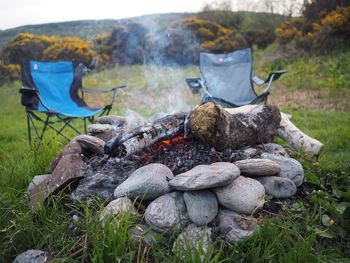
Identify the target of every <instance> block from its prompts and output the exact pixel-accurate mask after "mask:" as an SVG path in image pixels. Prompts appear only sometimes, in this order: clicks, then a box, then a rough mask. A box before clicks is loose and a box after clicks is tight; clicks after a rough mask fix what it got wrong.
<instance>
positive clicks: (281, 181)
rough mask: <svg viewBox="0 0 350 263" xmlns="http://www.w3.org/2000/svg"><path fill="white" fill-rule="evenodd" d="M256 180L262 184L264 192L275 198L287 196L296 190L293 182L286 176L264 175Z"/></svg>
mask: <svg viewBox="0 0 350 263" xmlns="http://www.w3.org/2000/svg"><path fill="white" fill-rule="evenodd" d="M256 180H258V181H259V182H260V183H261V184H262V185H263V186H264V188H265V191H266V193H268V194H270V195H272V196H274V197H277V198H287V197H290V196H292V195H294V194H295V193H296V192H297V187H296V186H295V184H294V182H293V181H292V180H290V179H289V178H287V177H280V176H265V177H259V178H256Z"/></svg>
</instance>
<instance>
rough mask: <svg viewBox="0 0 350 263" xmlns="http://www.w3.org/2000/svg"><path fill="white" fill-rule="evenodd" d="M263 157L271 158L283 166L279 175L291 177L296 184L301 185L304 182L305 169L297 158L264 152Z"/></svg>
mask: <svg viewBox="0 0 350 263" xmlns="http://www.w3.org/2000/svg"><path fill="white" fill-rule="evenodd" d="M261 158H265V159H270V160H272V161H275V162H276V163H278V165H279V166H280V167H281V172H280V174H279V176H281V177H287V178H289V179H291V180H292V181H293V182H294V183H295V185H296V186H300V185H301V184H302V183H303V182H304V169H303V166H302V165H301V164H300V163H299V162H298V161H297V160H295V159H293V158H289V157H284V156H280V155H273V154H270V153H263V154H262V155H261Z"/></svg>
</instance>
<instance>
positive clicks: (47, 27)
mask: <svg viewBox="0 0 350 263" xmlns="http://www.w3.org/2000/svg"><path fill="white" fill-rule="evenodd" d="M192 15H194V13H168V14H152V15H145V16H139V17H133V18H126V19H106V20H80V21H70V22H60V23H48V24H40V25H26V26H21V27H16V28H11V29H7V30H0V48H2V47H3V46H4V45H5V43H6V42H7V41H8V40H10V39H11V38H13V37H14V36H15V35H17V34H19V33H31V34H40V35H47V36H52V35H57V36H78V37H81V38H83V39H91V38H94V37H96V36H97V35H99V34H101V33H103V32H106V31H111V28H113V27H114V26H116V25H120V24H123V23H126V22H127V21H129V20H130V19H132V20H134V21H135V22H138V23H141V24H143V25H144V26H146V27H148V29H150V30H151V31H153V30H158V29H162V28H165V27H167V26H168V25H169V24H170V23H171V22H173V21H174V20H177V19H179V18H183V17H186V16H192ZM196 15H199V16H203V18H209V19H213V20H216V21H217V22H218V23H222V24H224V25H225V26H227V27H230V28H235V29H238V30H246V29H249V28H254V26H255V25H256V24H257V23H258V24H260V23H261V18H262V17H263V19H264V20H265V21H270V22H272V23H273V25H274V27H276V26H278V25H280V23H281V22H282V20H283V17H282V16H280V15H274V14H258V13H253V12H230V11H225V12H224V15H223V14H222V13H220V11H210V12H205V13H199V14H196ZM259 21H260V22H259Z"/></svg>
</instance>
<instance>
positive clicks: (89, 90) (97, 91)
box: [80, 85, 126, 94]
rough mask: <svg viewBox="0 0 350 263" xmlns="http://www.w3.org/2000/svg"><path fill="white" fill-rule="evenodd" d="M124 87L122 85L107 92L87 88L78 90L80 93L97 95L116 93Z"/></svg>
mask: <svg viewBox="0 0 350 263" xmlns="http://www.w3.org/2000/svg"><path fill="white" fill-rule="evenodd" d="M125 87H126V85H123V86H119V87H114V88H112V89H108V90H105V89H89V88H83V87H81V88H80V90H81V91H82V92H86V93H90V94H98V93H108V92H116V91H117V90H118V89H123V88H125Z"/></svg>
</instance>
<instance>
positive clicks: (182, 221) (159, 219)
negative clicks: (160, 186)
mask: <svg viewBox="0 0 350 263" xmlns="http://www.w3.org/2000/svg"><path fill="white" fill-rule="evenodd" d="M145 220H146V223H147V224H148V225H149V226H150V227H151V228H152V229H153V230H154V231H156V232H160V233H162V232H169V231H171V230H172V229H173V228H174V229H175V230H177V231H179V230H181V228H183V227H185V226H186V225H187V224H188V223H189V217H188V214H187V211H186V206H185V202H184V199H183V194H182V193H181V192H172V193H168V194H165V195H162V196H161V197H158V198H157V199H156V200H154V201H152V202H151V203H150V204H149V205H148V207H147V209H146V212H145Z"/></svg>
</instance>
